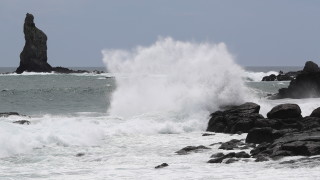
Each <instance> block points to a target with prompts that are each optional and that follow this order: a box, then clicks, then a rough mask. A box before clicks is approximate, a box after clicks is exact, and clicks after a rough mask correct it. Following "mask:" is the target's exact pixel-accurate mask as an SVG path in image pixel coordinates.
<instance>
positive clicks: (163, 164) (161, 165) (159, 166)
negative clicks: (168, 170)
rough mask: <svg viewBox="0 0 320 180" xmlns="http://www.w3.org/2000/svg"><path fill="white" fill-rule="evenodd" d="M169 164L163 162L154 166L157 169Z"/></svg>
mask: <svg viewBox="0 0 320 180" xmlns="http://www.w3.org/2000/svg"><path fill="white" fill-rule="evenodd" d="M167 166H169V165H168V164H167V163H162V164H160V165H158V166H156V167H154V168H155V169H159V168H164V167H167Z"/></svg>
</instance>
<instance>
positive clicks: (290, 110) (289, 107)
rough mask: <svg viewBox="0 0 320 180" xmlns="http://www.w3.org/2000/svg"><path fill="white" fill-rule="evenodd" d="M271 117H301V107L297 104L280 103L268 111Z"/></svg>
mask: <svg viewBox="0 0 320 180" xmlns="http://www.w3.org/2000/svg"><path fill="white" fill-rule="evenodd" d="M267 117H268V118H269V119H276V118H278V119H289V118H301V117H302V116H301V109H300V107H299V106H298V105H297V104H280V105H278V106H275V107H274V108H272V109H271V111H270V112H268V114H267Z"/></svg>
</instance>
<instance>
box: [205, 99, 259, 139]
mask: <svg viewBox="0 0 320 180" xmlns="http://www.w3.org/2000/svg"><path fill="white" fill-rule="evenodd" d="M259 110H260V106H259V105H257V104H255V103H251V102H248V103H245V104H242V105H240V106H232V107H228V109H227V110H225V111H216V112H215V113H212V114H211V118H210V120H209V122H208V127H207V131H211V132H223V133H232V134H234V133H237V132H239V131H241V132H244V133H246V132H248V131H249V130H250V129H252V127H253V125H254V122H255V120H256V119H260V118H263V116H262V115H260V114H259Z"/></svg>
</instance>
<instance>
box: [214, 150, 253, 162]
mask: <svg viewBox="0 0 320 180" xmlns="http://www.w3.org/2000/svg"><path fill="white" fill-rule="evenodd" d="M211 157H212V156H211ZM249 157H250V155H249V154H248V153H246V152H244V151H241V152H238V153H235V152H231V153H228V154H226V155H224V156H221V157H216V158H214V159H210V160H209V161H208V163H221V162H222V161H223V160H224V159H228V158H230V159H233V158H249ZM236 161H238V159H237V160H236ZM232 162H235V161H233V160H230V162H229V163H232Z"/></svg>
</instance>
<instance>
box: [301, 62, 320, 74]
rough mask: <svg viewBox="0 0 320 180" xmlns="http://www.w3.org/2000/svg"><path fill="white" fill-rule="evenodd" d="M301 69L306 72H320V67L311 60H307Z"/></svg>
mask: <svg viewBox="0 0 320 180" xmlns="http://www.w3.org/2000/svg"><path fill="white" fill-rule="evenodd" d="M302 71H303V72H306V73H314V72H320V68H319V66H318V65H317V64H316V63H314V62H312V61H307V62H306V64H305V65H304V68H303V70H302Z"/></svg>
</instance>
